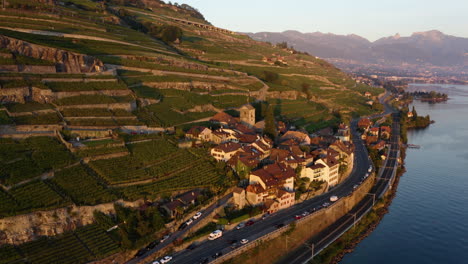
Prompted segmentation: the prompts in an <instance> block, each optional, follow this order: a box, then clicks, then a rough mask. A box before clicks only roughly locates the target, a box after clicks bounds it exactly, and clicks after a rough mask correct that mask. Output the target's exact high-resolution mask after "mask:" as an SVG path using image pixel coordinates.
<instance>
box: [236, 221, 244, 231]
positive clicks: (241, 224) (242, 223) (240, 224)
mask: <svg viewBox="0 0 468 264" xmlns="http://www.w3.org/2000/svg"><path fill="white" fill-rule="evenodd" d="M243 227H245V223H244V222H241V223H239V224H238V225H237V226H236V229H237V230H239V229H241V228H243Z"/></svg>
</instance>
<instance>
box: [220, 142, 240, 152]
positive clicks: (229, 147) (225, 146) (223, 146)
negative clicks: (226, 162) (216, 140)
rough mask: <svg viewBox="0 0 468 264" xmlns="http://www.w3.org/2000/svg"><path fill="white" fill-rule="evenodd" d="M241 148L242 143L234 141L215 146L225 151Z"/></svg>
mask: <svg viewBox="0 0 468 264" xmlns="http://www.w3.org/2000/svg"><path fill="white" fill-rule="evenodd" d="M240 148H241V145H240V144H239V143H234V142H227V143H224V144H221V145H219V146H217V147H214V149H216V150H220V151H223V152H224V153H229V152H233V151H236V150H238V149H240Z"/></svg>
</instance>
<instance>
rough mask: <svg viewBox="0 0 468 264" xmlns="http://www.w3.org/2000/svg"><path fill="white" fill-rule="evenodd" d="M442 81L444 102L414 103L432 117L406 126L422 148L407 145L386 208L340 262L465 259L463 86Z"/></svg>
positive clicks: (467, 102) (467, 115)
mask: <svg viewBox="0 0 468 264" xmlns="http://www.w3.org/2000/svg"><path fill="white" fill-rule="evenodd" d="M441 87H442V88H443V91H444V92H445V93H448V94H449V98H450V100H449V101H448V102H446V103H440V104H428V103H421V102H415V103H414V106H415V107H416V111H417V112H418V115H427V114H429V115H430V116H431V119H432V120H435V121H436V123H435V124H432V125H431V126H430V127H429V128H427V129H424V130H418V131H409V132H408V143H411V144H417V145H421V149H408V151H407V157H406V161H405V162H406V170H407V172H406V173H405V174H404V175H403V176H402V177H401V178H400V184H399V186H398V191H397V195H396V197H395V199H394V200H393V203H392V204H391V206H390V208H389V213H388V214H386V215H385V217H384V218H383V220H382V221H381V223H380V224H379V226H378V227H377V228H376V229H375V230H374V232H372V234H371V235H370V236H369V237H367V238H366V239H364V240H363V241H362V242H361V243H360V244H359V245H358V246H357V248H356V249H355V251H354V252H353V253H351V254H348V255H346V256H345V258H344V259H343V260H342V262H340V263H341V264H355V263H358V264H363V263H379V264H387V263H388V264H390V263H392V264H393V263H424V264H428V263H434V264H436V263H437V264H446V263H447V264H448V263H457V264H458V263H468V86H461V85H443V86H441ZM413 88H414V86H413ZM418 88H420V87H418ZM410 107H411V106H410Z"/></svg>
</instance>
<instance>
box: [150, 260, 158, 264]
mask: <svg viewBox="0 0 468 264" xmlns="http://www.w3.org/2000/svg"><path fill="white" fill-rule="evenodd" d="M151 264H159V261H157V260H155V261H153V262H151Z"/></svg>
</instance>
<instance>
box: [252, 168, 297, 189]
mask: <svg viewBox="0 0 468 264" xmlns="http://www.w3.org/2000/svg"><path fill="white" fill-rule="evenodd" d="M295 176H296V173H295V172H294V170H293V169H292V168H291V167H288V166H286V165H283V164H280V163H274V164H269V165H266V166H264V167H263V168H261V169H258V170H255V171H252V172H251V173H250V177H249V184H260V185H261V186H262V188H263V189H265V190H267V191H268V190H270V189H275V188H276V189H277V188H279V189H284V190H288V191H294V177H295Z"/></svg>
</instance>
